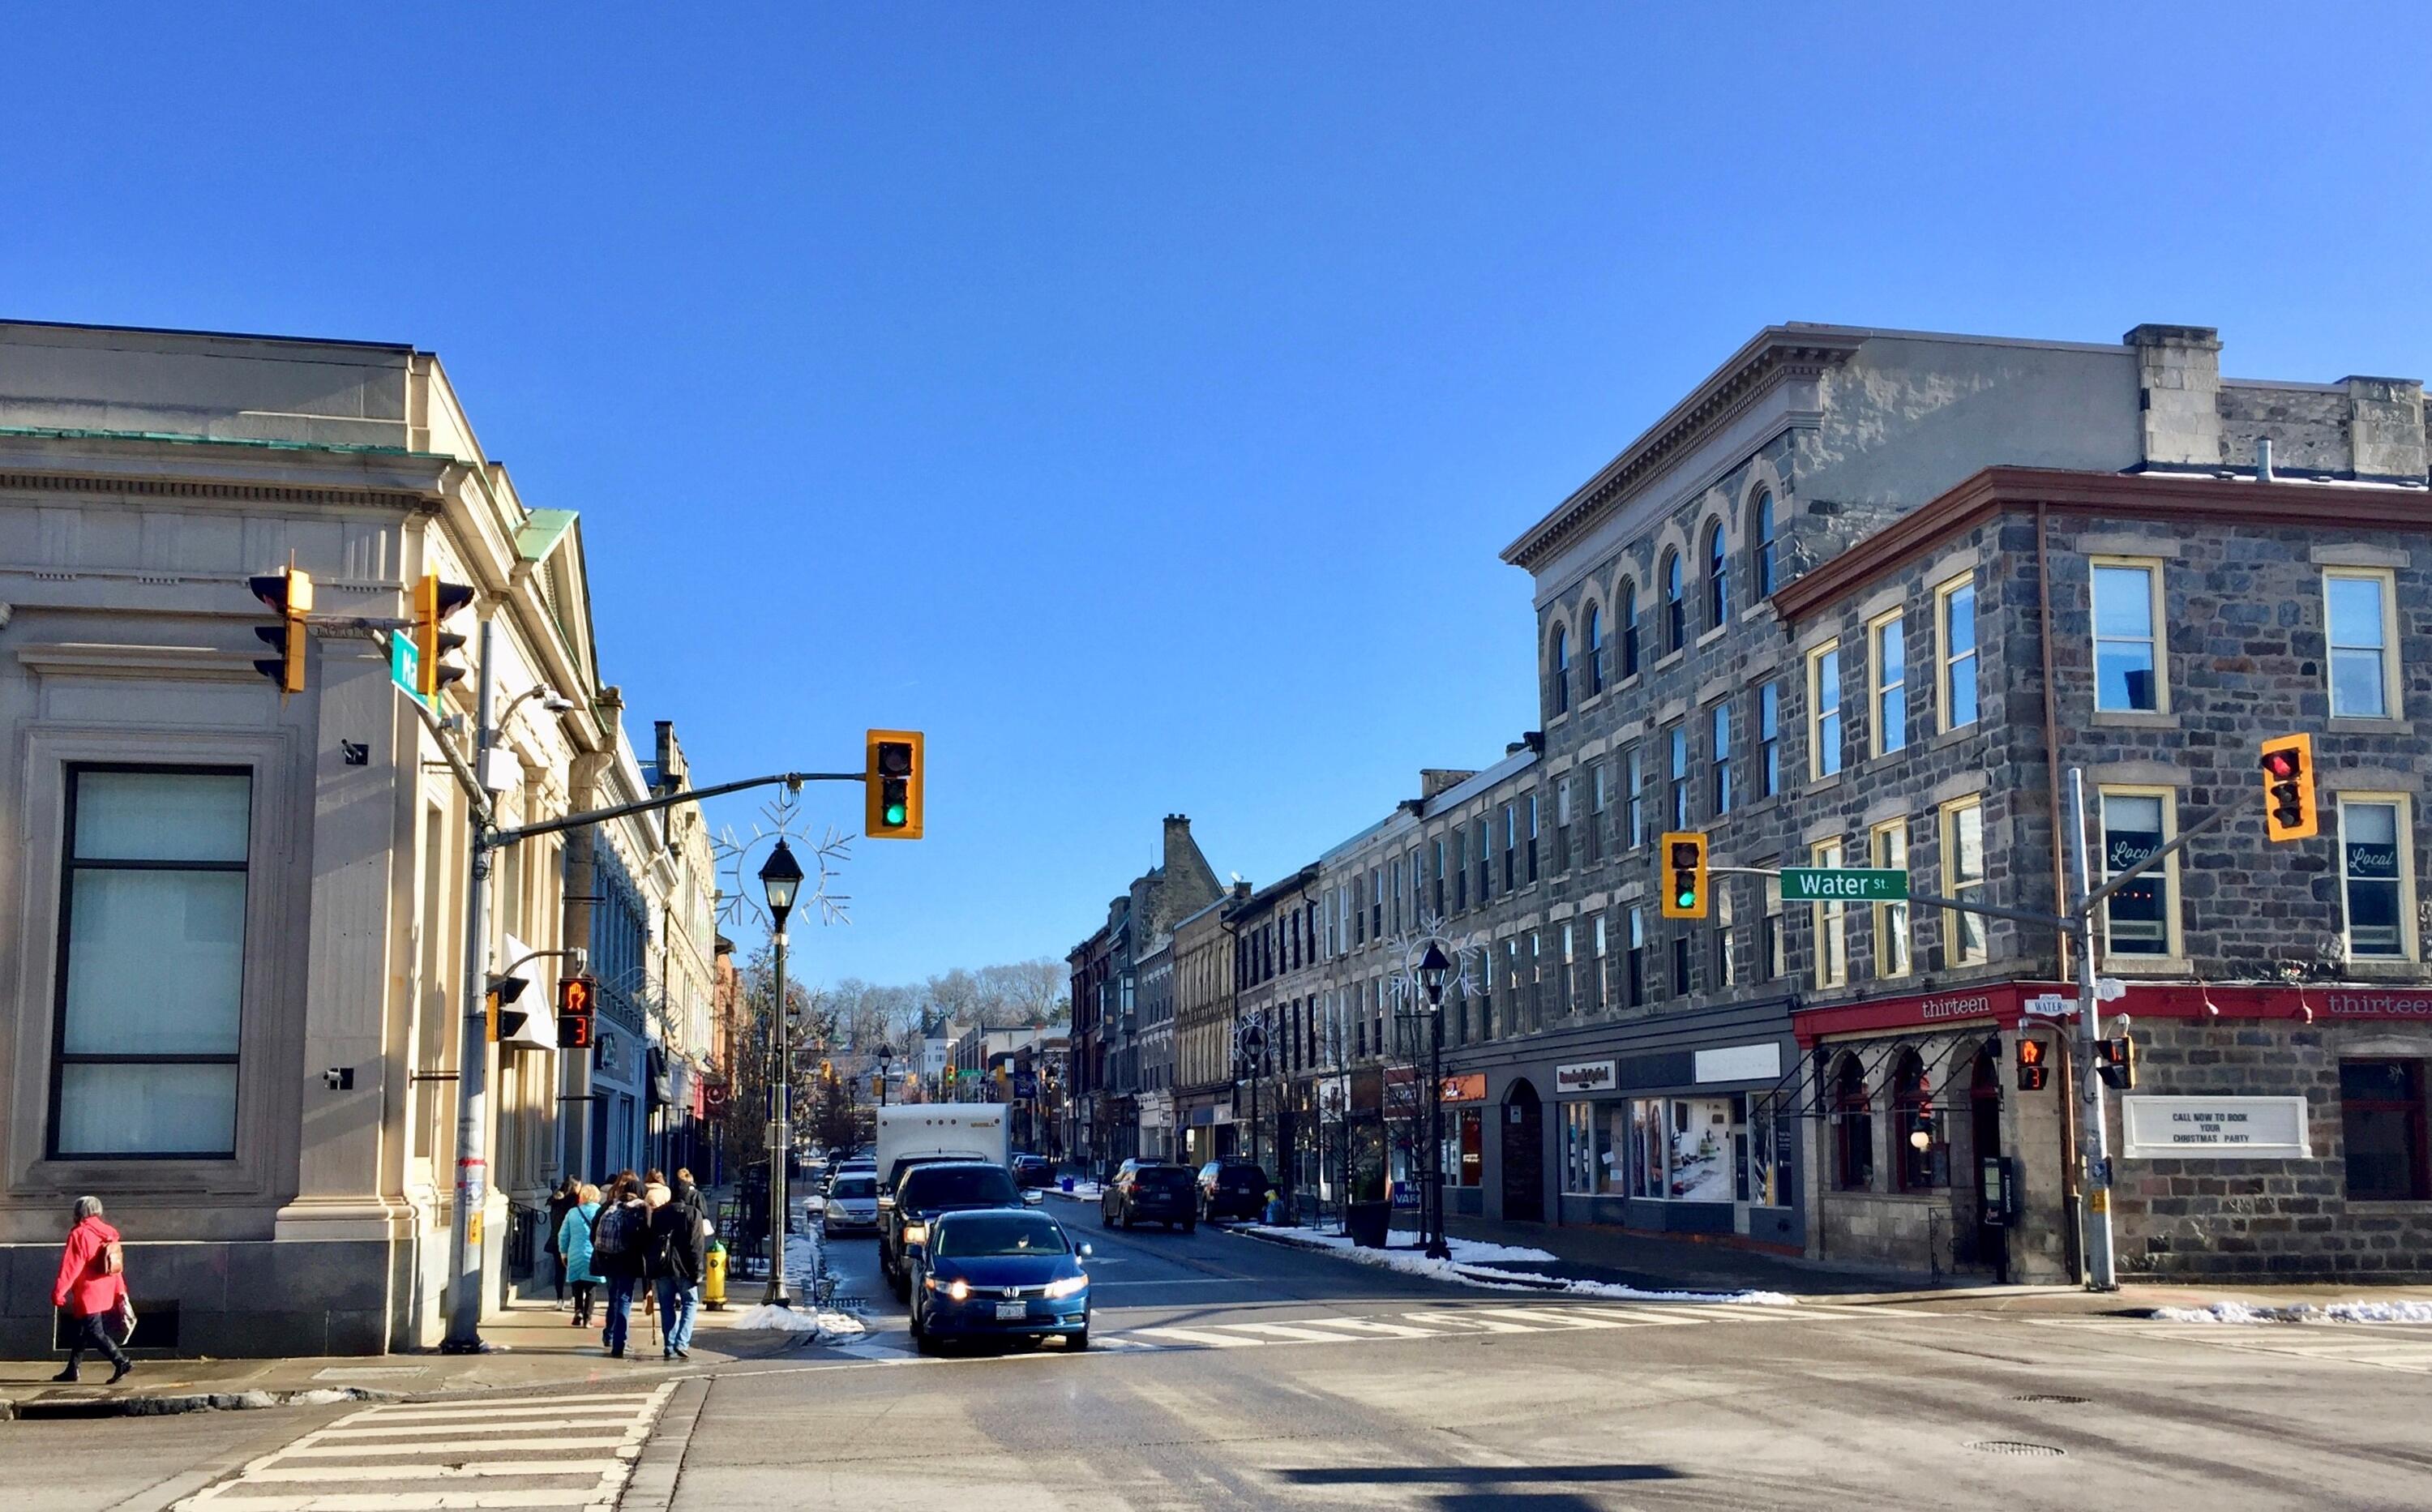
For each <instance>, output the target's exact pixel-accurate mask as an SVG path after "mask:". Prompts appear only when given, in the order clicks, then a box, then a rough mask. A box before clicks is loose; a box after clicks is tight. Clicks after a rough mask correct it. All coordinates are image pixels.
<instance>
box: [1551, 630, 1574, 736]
mask: <svg viewBox="0 0 2432 1512" xmlns="http://www.w3.org/2000/svg"><path fill="white" fill-rule="evenodd" d="M1553 663H1554V712H1555V713H1557V714H1562V713H1567V712H1569V710H1570V706H1571V637H1570V633H1569V632H1568V631H1565V630H1563V629H1562V627H1561V626H1559V625H1557V626H1555V628H1554V654H1553Z"/></svg>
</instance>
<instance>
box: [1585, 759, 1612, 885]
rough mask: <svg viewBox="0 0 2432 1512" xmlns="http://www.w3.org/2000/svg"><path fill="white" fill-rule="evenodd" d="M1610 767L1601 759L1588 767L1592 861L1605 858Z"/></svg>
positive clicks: (1590, 857) (1590, 850)
mask: <svg viewBox="0 0 2432 1512" xmlns="http://www.w3.org/2000/svg"><path fill="white" fill-rule="evenodd" d="M1609 770H1610V769H1609V768H1608V767H1607V766H1606V765H1605V763H1603V762H1601V761H1599V762H1597V763H1596V765H1594V766H1592V767H1590V768H1588V825H1587V838H1588V846H1587V850H1588V856H1587V858H1588V860H1589V861H1590V862H1591V863H1594V862H1596V861H1599V860H1602V859H1603V858H1604V822H1605V807H1606V804H1605V792H1604V790H1605V773H1606V772H1607V771H1609Z"/></svg>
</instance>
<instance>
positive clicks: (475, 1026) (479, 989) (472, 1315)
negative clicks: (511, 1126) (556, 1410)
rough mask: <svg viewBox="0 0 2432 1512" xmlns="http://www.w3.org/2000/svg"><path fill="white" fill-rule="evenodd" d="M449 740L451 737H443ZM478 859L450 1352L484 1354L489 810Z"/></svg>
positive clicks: (491, 662) (468, 882)
mask: <svg viewBox="0 0 2432 1512" xmlns="http://www.w3.org/2000/svg"><path fill="white" fill-rule="evenodd" d="M497 650H498V621H497V620H495V619H484V620H482V621H481V670H480V671H479V672H477V673H476V674H475V675H476V677H477V679H478V681H477V682H476V684H475V687H476V688H477V689H478V691H477V692H476V694H475V701H474V705H473V772H474V774H475V776H476V778H477V779H479V780H481V781H486V780H487V779H488V776H489V773H488V771H487V770H486V769H487V767H488V765H489V756H490V709H491V705H492V703H493V701H494V700H495V699H496V698H497V696H498V655H497ZM442 744H443V745H444V744H445V742H444V741H443V742H442ZM470 849H471V851H472V853H473V854H472V864H471V866H470V868H469V869H468V875H467V876H466V878H465V881H464V1002H463V1004H462V1005H461V1006H462V1007H463V1009H464V1023H463V1030H462V1035H461V1041H460V1044H461V1048H460V1049H459V1050H458V1052H457V1057H456V1188H455V1209H454V1213H453V1217H454V1220H455V1221H454V1222H453V1223H451V1224H450V1225H449V1226H448V1334H447V1336H446V1338H444V1339H443V1340H442V1341H441V1342H440V1345H439V1349H440V1352H441V1353H443V1354H482V1353H486V1352H488V1351H489V1349H490V1346H489V1345H488V1344H486V1343H484V1342H482V1339H481V1293H482V1290H483V1284H482V1268H481V1259H482V1256H481V1249H482V1246H481V1211H482V1207H483V1205H484V1204H485V1203H486V1202H487V1201H488V1200H489V1196H490V1191H489V1188H490V1182H489V1158H488V1157H489V1147H490V1098H489V1084H490V1042H489V1035H488V1024H489V1015H488V1012H487V1007H488V1004H487V999H488V997H489V995H490V982H489V964H490V845H489V825H488V820H487V816H486V815H485V814H484V813H483V812H482V811H481V808H480V807H474V809H473V815H472V844H471V846H470Z"/></svg>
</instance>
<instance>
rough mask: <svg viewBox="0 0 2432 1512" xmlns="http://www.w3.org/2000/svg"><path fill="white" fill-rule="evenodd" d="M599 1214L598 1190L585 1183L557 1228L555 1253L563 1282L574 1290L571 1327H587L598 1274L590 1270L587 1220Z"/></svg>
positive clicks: (589, 1222)
mask: <svg viewBox="0 0 2432 1512" xmlns="http://www.w3.org/2000/svg"><path fill="white" fill-rule="evenodd" d="M599 1215H600V1189H599V1188H598V1187H596V1186H593V1185H591V1184H590V1183H588V1182H585V1183H584V1184H583V1190H582V1192H581V1193H580V1194H579V1198H578V1200H577V1201H576V1202H575V1204H574V1206H572V1207H570V1208H568V1209H566V1221H565V1222H564V1223H561V1224H559V1225H558V1228H557V1254H558V1259H559V1261H560V1262H561V1263H562V1264H564V1265H565V1266H566V1284H567V1285H568V1286H571V1287H573V1288H574V1326H575V1327H576V1328H589V1327H590V1326H591V1293H592V1288H594V1287H596V1286H598V1285H599V1284H600V1273H599V1272H598V1271H596V1270H594V1269H592V1268H591V1220H592V1219H594V1218H596V1217H598V1216H599Z"/></svg>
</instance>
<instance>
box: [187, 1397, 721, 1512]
mask: <svg viewBox="0 0 2432 1512" xmlns="http://www.w3.org/2000/svg"><path fill="white" fill-rule="evenodd" d="M675 1386H676V1384H675V1383H674V1382H672V1381H669V1382H667V1383H664V1384H662V1385H659V1386H657V1387H655V1388H653V1389H650V1390H647V1391H609V1392H595V1393H589V1394H584V1395H576V1396H563V1397H524V1398H519V1399H516V1400H515V1401H514V1402H507V1403H500V1402H419V1403H397V1404H393V1405H388V1406H380V1407H367V1408H365V1409H363V1411H361V1412H354V1413H349V1414H347V1415H346V1416H345V1417H343V1418H340V1419H337V1420H336V1421H334V1422H331V1423H329V1424H328V1425H326V1426H324V1427H321V1428H316V1429H314V1430H312V1432H310V1433H307V1434H305V1435H304V1436H301V1437H299V1438H297V1439H296V1440H295V1441H293V1442H292V1443H288V1444H285V1445H282V1446H280V1447H279V1449H276V1450H274V1451H272V1452H271V1453H267V1454H264V1455H263V1456H262V1457H261V1458H260V1459H257V1460H255V1461H253V1462H252V1463H251V1464H249V1465H247V1466H245V1469H244V1470H241V1471H239V1472H238V1473H237V1474H235V1475H233V1476H230V1477H229V1478H228V1479H227V1480H224V1481H221V1482H219V1483H217V1484H215V1485H212V1486H210V1487H205V1488H204V1489H202V1490H200V1491H197V1492H195V1493H194V1495H193V1496H190V1497H188V1498H186V1499H185V1500H184V1501H182V1502H180V1503H178V1504H177V1507H178V1508H179V1509H190V1512H443V1509H444V1512H454V1509H458V1508H466V1509H480V1508H490V1507H497V1508H509V1507H514V1508H524V1507H593V1508H608V1507H613V1506H615V1505H616V1499H617V1497H618V1496H619V1495H620V1494H621V1493H622V1492H623V1490H624V1488H625V1482H626V1481H627V1479H628V1478H629V1477H631V1476H632V1474H633V1462H634V1460H635V1459H637V1458H638V1457H640V1455H641V1453H642V1445H643V1444H644V1443H645V1442H646V1441H647V1440H648V1439H649V1438H650V1429H651V1426H652V1425H653V1424H654V1423H655V1422H656V1421H657V1420H658V1416H659V1411H660V1409H661V1408H662V1407H663V1406H665V1405H666V1403H667V1396H668V1394H669V1393H670V1392H672V1391H674V1390H675Z"/></svg>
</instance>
